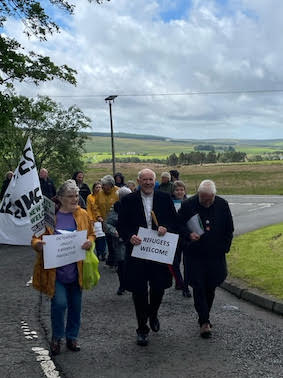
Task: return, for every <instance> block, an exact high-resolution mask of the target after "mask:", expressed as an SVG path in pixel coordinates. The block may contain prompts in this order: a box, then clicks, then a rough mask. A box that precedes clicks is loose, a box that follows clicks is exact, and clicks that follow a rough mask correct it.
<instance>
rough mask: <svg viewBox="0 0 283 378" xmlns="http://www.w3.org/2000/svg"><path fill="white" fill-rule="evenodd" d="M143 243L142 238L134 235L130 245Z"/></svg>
mask: <svg viewBox="0 0 283 378" xmlns="http://www.w3.org/2000/svg"><path fill="white" fill-rule="evenodd" d="M141 242H142V240H141V238H140V237H139V236H137V235H132V236H131V239H130V243H131V244H133V245H140V244H141Z"/></svg>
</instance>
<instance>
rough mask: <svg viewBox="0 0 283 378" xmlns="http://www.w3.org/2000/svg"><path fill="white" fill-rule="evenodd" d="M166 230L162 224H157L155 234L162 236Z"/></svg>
mask: <svg viewBox="0 0 283 378" xmlns="http://www.w3.org/2000/svg"><path fill="white" fill-rule="evenodd" d="M166 232H167V228H166V227H163V226H159V227H158V230H157V235H158V236H164V235H165V234H166Z"/></svg>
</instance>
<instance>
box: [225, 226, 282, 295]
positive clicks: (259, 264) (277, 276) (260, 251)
mask: <svg viewBox="0 0 283 378" xmlns="http://www.w3.org/2000/svg"><path fill="white" fill-rule="evenodd" d="M227 258H228V266H229V272H230V275H231V276H232V277H233V278H238V279H240V280H242V281H243V282H245V283H246V284H247V285H248V286H249V287H254V288H258V289H260V290H262V291H263V292H265V293H266V294H270V295H273V296H275V297H277V298H280V299H283V275H282V271H283V223H280V224H277V225H273V226H268V227H264V228H261V229H259V230H256V231H253V232H249V233H247V234H244V235H240V236H238V237H236V238H235V239H234V240H233V243H232V248H231V251H230V253H228V255H227Z"/></svg>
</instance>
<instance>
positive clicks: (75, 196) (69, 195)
mask: <svg viewBox="0 0 283 378" xmlns="http://www.w3.org/2000/svg"><path fill="white" fill-rule="evenodd" d="M63 197H65V198H79V195H78V194H68V195H67V196H63Z"/></svg>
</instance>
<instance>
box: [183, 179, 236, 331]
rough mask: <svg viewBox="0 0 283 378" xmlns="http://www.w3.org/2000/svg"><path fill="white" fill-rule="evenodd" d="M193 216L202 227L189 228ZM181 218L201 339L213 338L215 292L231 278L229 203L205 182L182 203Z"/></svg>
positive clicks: (212, 186) (211, 185)
mask: <svg viewBox="0 0 283 378" xmlns="http://www.w3.org/2000/svg"><path fill="white" fill-rule="evenodd" d="M193 216H197V218H198V222H200V223H201V225H202V227H201V228H200V227H197V228H196V226H194V227H193V228H192V226H191V228H188V225H187V222H188V221H189V220H190V219H191V218H192V217H193ZM177 218H178V225H179V230H180V235H181V236H182V238H183V240H184V256H185V259H187V265H186V266H187V269H188V280H189V284H190V286H191V287H192V288H193V298H194V305H195V309H196V312H197V314H198V323H199V326H200V336H201V337H203V338H209V337H211V323H210V310H211V307H212V304H213V301H214V296H215V289H216V287H217V286H219V285H220V284H221V283H222V282H223V281H224V280H225V278H226V276H227V266H226V253H228V252H229V250H230V246H231V243H232V238H233V231H234V226H233V219H232V215H231V211H230V208H229V205H228V202H227V201H226V200H225V199H223V198H221V197H219V196H217V195H216V186H215V183H214V182H213V181H211V180H204V181H202V182H201V183H200V185H199V188H198V192H197V194H196V195H194V196H192V197H190V198H188V199H187V200H185V201H184V202H182V204H181V208H180V209H179V211H178V216H177ZM202 229H203V230H202Z"/></svg>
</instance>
